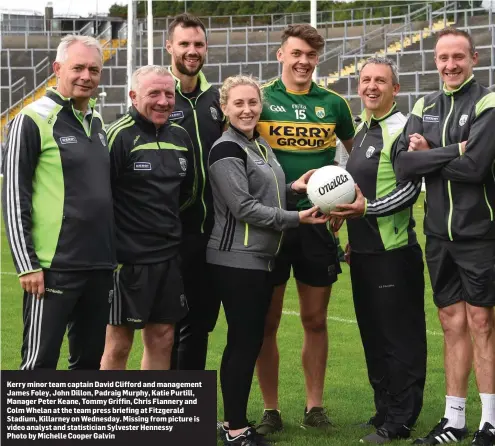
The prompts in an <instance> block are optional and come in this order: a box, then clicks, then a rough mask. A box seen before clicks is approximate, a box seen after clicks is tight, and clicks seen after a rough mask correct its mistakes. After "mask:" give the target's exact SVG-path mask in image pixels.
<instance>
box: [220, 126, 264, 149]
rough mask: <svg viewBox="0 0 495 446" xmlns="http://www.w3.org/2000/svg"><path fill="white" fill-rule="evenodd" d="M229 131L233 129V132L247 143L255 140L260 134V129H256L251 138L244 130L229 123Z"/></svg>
mask: <svg viewBox="0 0 495 446" xmlns="http://www.w3.org/2000/svg"><path fill="white" fill-rule="evenodd" d="M227 131H232V132H233V133H235V134H236V135H238V136H239V137H240V138H241V139H242V140H243V141H244V142H245V143H246V144H247V143H251V142H253V141H254V140H256V139H258V138H259V136H260V134H259V133H258V131H257V130H256V129H254V133H253V137H252V138H251V139H249V138H248V137H247V136H246V135H245V134H244V133H243V132H241V131H240V130H239V129H237V128H236V127H234V126H233V125H232V124H229V128H228V129H227Z"/></svg>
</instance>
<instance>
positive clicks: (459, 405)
mask: <svg viewBox="0 0 495 446" xmlns="http://www.w3.org/2000/svg"><path fill="white" fill-rule="evenodd" d="M444 418H447V419H448V420H449V421H448V423H447V424H446V425H445V427H453V428H455V429H462V428H463V427H465V426H466V398H459V397H458V396H448V395H447V396H446V397H445V415H444Z"/></svg>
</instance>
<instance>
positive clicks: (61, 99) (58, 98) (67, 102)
mask: <svg viewBox="0 0 495 446" xmlns="http://www.w3.org/2000/svg"><path fill="white" fill-rule="evenodd" d="M46 96H47V97H49V98H50V99H51V100H53V101H54V102H56V103H57V104H59V105H62V106H63V107H73V106H74V100H73V99H72V98H66V97H65V96H62V95H61V94H60V93H59V92H58V90H57V89H56V88H54V87H48V88H47V89H46ZM95 105H96V99H95V98H90V99H89V102H88V109H90V110H91V112H93V109H94V108H95Z"/></svg>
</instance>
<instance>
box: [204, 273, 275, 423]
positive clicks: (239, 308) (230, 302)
mask: <svg viewBox="0 0 495 446" xmlns="http://www.w3.org/2000/svg"><path fill="white" fill-rule="evenodd" d="M209 271H210V273H211V279H212V281H213V287H214V290H215V292H216V293H217V294H218V295H219V296H220V298H221V300H222V304H223V308H224V310H225V317H226V319H227V325H228V332H227V345H226V347H225V350H224V351H223V356H222V364H221V366H220V383H221V386H222V395H223V408H224V420H225V421H228V422H229V427H230V429H241V428H243V427H246V426H247V425H248V420H247V416H246V412H247V405H248V399H249V393H250V391H251V383H252V381H253V374H254V367H255V365H256V360H257V358H258V354H259V352H260V350H261V346H262V344H263V334H264V327H265V319H266V315H267V312H268V308H269V306H270V302H271V298H272V292H273V279H272V277H271V273H270V272H268V271H261V270H249V269H242V268H231V267H228V266H219V265H211V264H210V265H209Z"/></svg>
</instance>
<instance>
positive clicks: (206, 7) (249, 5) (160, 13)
mask: <svg viewBox="0 0 495 446" xmlns="http://www.w3.org/2000/svg"><path fill="white" fill-rule="evenodd" d="M146 3H147V2H146V1H138V2H136V4H137V15H138V18H144V17H145V16H146V6H147V5H146ZM414 3H415V4H416V8H417V7H420V6H421V5H419V2H414V1H413V2H402V1H398V0H397V1H375V0H373V1H372V0H357V1H353V2H342V1H318V11H335V13H334V17H335V20H349V19H351V18H354V19H359V18H362V17H363V14H367V17H368V16H369V10H368V12H365V11H364V10H363V9H362V8H373V9H374V10H376V15H377V16H378V14H383V9H382V10H381V11H380V7H389V6H391V5H394V8H393V10H392V13H393V14H394V15H395V14H397V15H398V14H404V13H406V12H407V9H408V8H407V7H408V4H414ZM421 3H423V4H426V3H427V2H421ZM428 3H432V5H433V7H434V8H435V9H436V8H439V7H442V6H443V5H444V2H443V1H436V2H434V1H429V2H428ZM463 3H464V4H465V6H466V7H467V6H468V4H469V3H470V2H459V4H461V5H462V4H463ZM473 3H477V2H473ZM309 9H310V2H309V1H282V2H281V1H267V2H265V1H183V0H182V1H177V0H175V1H155V2H153V16H154V17H155V18H157V17H167V16H169V17H173V16H175V15H177V14H181V13H183V12H184V10H187V12H188V13H190V14H194V15H196V16H201V17H207V16H229V15H235V16H239V15H251V14H262V15H266V16H265V17H259V18H257V20H256V22H257V24H261V23H269V22H270V16H269V14H287V13H297V12H309ZM351 10H353V12H352V13H351ZM351 14H352V17H351ZM109 15H110V16H112V17H122V18H127V5H118V4H114V5H112V6H111V7H110V10H109ZM373 17H375V14H373ZM236 23H237V24H239V23H238V22H236Z"/></svg>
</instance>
